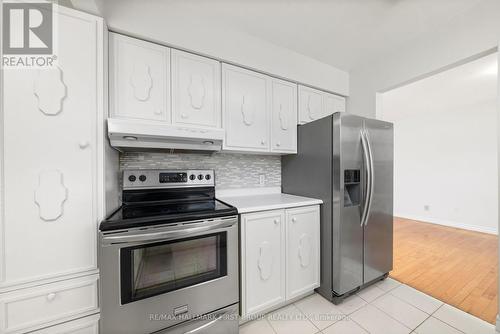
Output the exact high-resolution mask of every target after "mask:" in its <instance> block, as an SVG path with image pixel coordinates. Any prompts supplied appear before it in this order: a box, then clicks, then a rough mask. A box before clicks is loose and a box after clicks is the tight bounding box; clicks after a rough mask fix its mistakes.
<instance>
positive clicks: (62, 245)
mask: <svg viewBox="0 0 500 334" xmlns="http://www.w3.org/2000/svg"><path fill="white" fill-rule="evenodd" d="M59 11H60V12H59V15H58V22H59V34H58V41H59V42H58V44H59V46H58V50H57V52H58V63H57V66H54V67H53V68H50V69H40V70H37V69H26V70H9V71H5V72H4V82H5V85H4V103H5V104H4V115H3V123H2V124H3V145H4V149H3V156H2V160H3V167H4V170H3V178H2V184H3V187H2V190H3V194H2V197H3V204H4V209H3V211H4V212H3V213H4V214H3V220H2V221H1V223H2V225H3V228H2V229H0V231H3V233H4V236H3V240H4V242H3V243H1V244H0V248H1V251H2V252H1V254H2V255H3V256H0V261H1V262H0V264H1V267H0V268H1V273H2V275H0V290H1V288H2V287H4V286H11V285H15V284H21V283H25V282H31V281H35V280H39V279H48V278H53V277H59V276H64V275H71V274H74V273H79V272H85V271H89V270H94V269H96V268H97V263H96V253H97V245H96V238H97V236H96V231H97V223H98V221H99V218H100V210H101V211H102V210H103V204H102V203H103V202H102V193H101V192H100V190H102V188H101V187H100V183H99V180H100V179H101V178H102V173H103V172H102V169H103V164H104V162H103V157H102V155H103V152H102V148H103V132H104V129H103V123H104V120H103V114H104V110H103V108H104V103H103V95H102V90H103V76H104V75H103V50H102V47H103V29H104V28H103V22H102V20H101V19H99V18H95V17H93V16H90V15H86V14H83V13H79V12H76V11H71V10H67V9H65V8H64V7H62V8H60V9H59ZM23 129H25V130H23Z"/></svg>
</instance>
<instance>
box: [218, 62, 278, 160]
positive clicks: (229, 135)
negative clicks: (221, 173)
mask: <svg viewBox="0 0 500 334" xmlns="http://www.w3.org/2000/svg"><path fill="white" fill-rule="evenodd" d="M270 102H271V99H270V79H269V77H268V76H266V75H264V74H260V73H257V72H253V71H249V70H246V69H243V68H240V67H236V66H232V65H228V64H222V117H223V121H222V125H223V127H224V129H225V130H226V138H225V140H224V144H223V149H225V150H232V151H252V152H267V151H269V117H270V112H269V110H270Z"/></svg>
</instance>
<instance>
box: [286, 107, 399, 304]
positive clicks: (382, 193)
mask: <svg viewBox="0 0 500 334" xmlns="http://www.w3.org/2000/svg"><path fill="white" fill-rule="evenodd" d="M282 164H283V166H282V174H283V175H282V184H283V192H286V193H291V194H297V195H303V196H310V197H316V198H321V199H322V200H323V203H324V204H323V205H322V208H321V286H320V288H318V292H319V293H320V294H321V295H323V296H324V297H325V298H328V299H329V300H332V301H333V302H334V303H338V302H340V301H341V300H342V299H343V298H344V297H345V296H347V295H349V294H351V293H352V292H355V291H357V290H358V289H360V288H362V287H364V286H366V285H369V284H370V283H373V282H375V281H377V280H380V279H384V278H385V277H386V276H387V274H388V272H389V271H390V270H392V247H393V245H392V233H393V231H392V218H393V126H392V124H391V123H387V122H382V121H378V120H374V119H368V118H363V117H359V116H355V115H350V114H346V113H335V114H333V115H331V116H329V117H325V118H322V119H319V120H316V121H314V122H311V123H308V124H304V125H301V126H299V128H298V154H297V155H289V156H284V157H283V159H282Z"/></svg>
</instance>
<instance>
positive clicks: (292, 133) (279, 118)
mask: <svg viewBox="0 0 500 334" xmlns="http://www.w3.org/2000/svg"><path fill="white" fill-rule="evenodd" d="M271 89H272V94H271V98H272V118H271V151H272V152H276V153H297V85H296V84H294V83H291V82H288V81H283V80H278V79H272V83H271Z"/></svg>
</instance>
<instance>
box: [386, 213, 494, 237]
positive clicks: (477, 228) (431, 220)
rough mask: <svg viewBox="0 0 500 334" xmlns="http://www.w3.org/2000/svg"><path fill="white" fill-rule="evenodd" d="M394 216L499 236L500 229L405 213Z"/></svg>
mask: <svg viewBox="0 0 500 334" xmlns="http://www.w3.org/2000/svg"><path fill="white" fill-rule="evenodd" d="M394 216H395V217H401V218H406V219H411V220H418V221H421V222H424V223H430V224H436V225H442V226H448V227H455V228H460V229H463V230H469V231H475V232H482V233H488V234H494V235H498V228H488V227H484V226H478V225H471V224H462V223H457V222H454V221H449V220H442V219H435V218H429V217H419V216H414V215H408V214H404V213H394Z"/></svg>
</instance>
